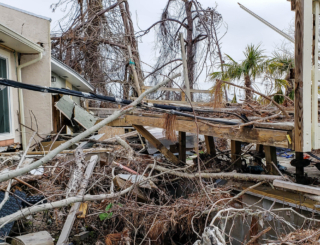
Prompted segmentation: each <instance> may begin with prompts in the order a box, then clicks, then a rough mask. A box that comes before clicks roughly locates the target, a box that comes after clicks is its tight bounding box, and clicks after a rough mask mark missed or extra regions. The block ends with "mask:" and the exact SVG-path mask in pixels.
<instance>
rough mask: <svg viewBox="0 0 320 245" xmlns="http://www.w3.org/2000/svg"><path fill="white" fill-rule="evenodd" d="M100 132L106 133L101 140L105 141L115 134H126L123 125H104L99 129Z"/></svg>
mask: <svg viewBox="0 0 320 245" xmlns="http://www.w3.org/2000/svg"><path fill="white" fill-rule="evenodd" d="M98 134H104V135H103V136H102V137H101V138H100V139H99V141H105V140H108V139H111V138H113V137H115V136H118V135H123V134H125V130H124V128H122V127H110V126H103V127H102V128H100V129H99V130H98Z"/></svg>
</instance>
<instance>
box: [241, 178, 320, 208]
mask: <svg viewBox="0 0 320 245" xmlns="http://www.w3.org/2000/svg"><path fill="white" fill-rule="evenodd" d="M248 187H249V185H248V184H246V183H243V184H242V188H239V190H240V191H242V190H245V189H246V188H248ZM246 194H247V195H253V196H257V197H259V198H262V197H263V198H264V199H267V200H270V201H276V202H278V203H280V204H282V205H288V206H291V207H294V208H298V209H302V210H307V211H310V212H313V211H317V213H319V211H320V209H318V208H316V207H315V205H316V204H317V202H316V201H313V200H310V199H306V198H304V197H303V195H302V193H293V192H289V191H283V190H280V189H272V188H271V187H267V186H262V187H257V188H255V189H252V190H250V191H248V192H247V193H246Z"/></svg>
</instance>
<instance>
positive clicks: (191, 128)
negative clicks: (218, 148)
mask: <svg viewBox="0 0 320 245" xmlns="http://www.w3.org/2000/svg"><path fill="white" fill-rule="evenodd" d="M125 119H126V122H127V123H130V124H135V125H142V126H151V127H156V128H163V125H164V118H154V117H143V116H134V115H126V116H125ZM176 130H177V131H181V132H189V133H194V134H196V133H197V128H196V125H195V123H194V121H187V120H177V122H176ZM199 133H200V134H202V135H207V136H213V137H217V138H223V139H231V140H236V141H241V142H247V143H255V144H261V145H270V146H276V147H283V148H289V149H293V146H292V144H290V143H289V142H288V139H287V135H290V137H291V138H292V131H286V130H273V129H260V128H241V129H239V128H237V127H220V126H219V125H218V124H217V126H215V127H214V126H208V125H206V124H202V123H199Z"/></svg>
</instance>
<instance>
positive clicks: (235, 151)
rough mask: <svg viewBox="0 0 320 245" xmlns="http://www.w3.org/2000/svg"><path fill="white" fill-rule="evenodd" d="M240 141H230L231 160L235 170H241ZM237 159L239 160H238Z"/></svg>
mask: <svg viewBox="0 0 320 245" xmlns="http://www.w3.org/2000/svg"><path fill="white" fill-rule="evenodd" d="M240 155H241V141H235V140H231V160H232V163H234V166H235V168H236V169H239V168H241V158H240ZM238 158H239V159H238Z"/></svg>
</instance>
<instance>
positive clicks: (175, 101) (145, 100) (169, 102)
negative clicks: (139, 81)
mask: <svg viewBox="0 0 320 245" xmlns="http://www.w3.org/2000/svg"><path fill="white" fill-rule="evenodd" d="M131 99H132V100H135V99H137V97H131ZM143 101H144V102H147V103H154V104H173V103H174V104H181V105H190V103H189V102H188V101H177V100H152V99H144V100H143ZM205 104H208V103H205V102H192V105H193V106H202V105H205Z"/></svg>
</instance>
